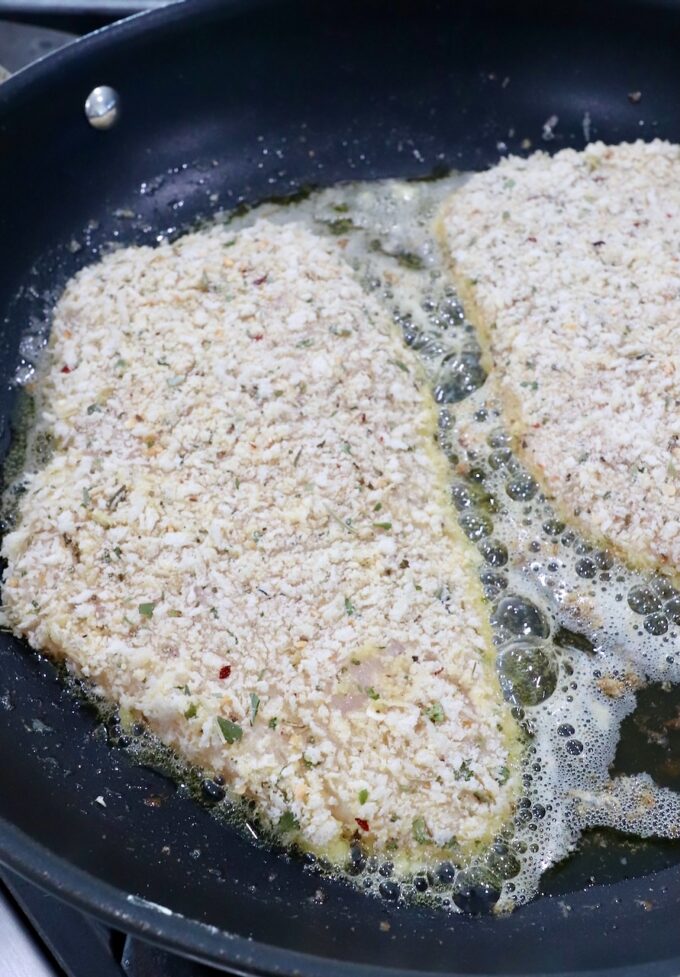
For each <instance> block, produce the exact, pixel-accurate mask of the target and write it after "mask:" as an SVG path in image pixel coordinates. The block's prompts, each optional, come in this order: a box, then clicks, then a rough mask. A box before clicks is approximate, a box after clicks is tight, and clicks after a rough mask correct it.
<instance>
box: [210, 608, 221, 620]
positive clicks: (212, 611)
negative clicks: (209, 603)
mask: <svg viewBox="0 0 680 977" xmlns="http://www.w3.org/2000/svg"><path fill="white" fill-rule="evenodd" d="M210 613H211V614H212V616H213V617H214V618H218V617H219V616H220V615H219V614H218V612H217V608H216V607H211V608H210Z"/></svg>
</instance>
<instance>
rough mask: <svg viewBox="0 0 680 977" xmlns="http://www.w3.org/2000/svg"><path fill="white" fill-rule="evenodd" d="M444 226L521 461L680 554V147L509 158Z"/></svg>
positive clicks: (616, 524) (596, 517) (552, 484)
mask: <svg viewBox="0 0 680 977" xmlns="http://www.w3.org/2000/svg"><path fill="white" fill-rule="evenodd" d="M438 225H439V232H440V235H441V238H442V240H443V242H444V246H445V248H446V250H447V252H448V253H449V254H450V256H451V259H452V267H453V276H454V280H455V283H456V286H457V288H458V290H459V292H460V293H461V295H462V297H463V299H464V301H465V304H466V308H467V310H468V313H469V315H470V317H471V320H472V321H473V323H474V324H475V326H476V327H477V329H478V331H479V335H480V338H481V342H482V345H483V348H484V352H485V359H486V366H487V369H488V370H489V371H490V374H491V375H490V377H489V380H488V381H487V382H488V383H489V384H490V387H491V388H492V391H493V392H494V393H496V392H497V393H498V395H499V397H500V400H501V403H502V405H503V410H504V415H505V419H506V422H507V424H508V426H509V428H510V430H511V432H512V434H513V435H514V440H515V445H516V448H517V449H518V451H519V453H520V455H521V457H522V459H523V460H524V461H525V463H526V464H527V465H528V467H529V468H530V469H531V471H532V472H533V474H534V475H536V476H537V478H538V480H539V482H540V484H541V486H542V487H543V489H544V490H545V491H546V493H547V494H548V495H549V496H550V497H551V498H552V499H553V500H554V502H555V504H556V505H557V507H558V508H559V509H560V510H561V512H562V514H563V516H564V517H565V518H567V519H569V520H571V521H575V522H576V523H577V525H578V527H579V529H580V530H581V531H582V532H583V533H585V534H586V535H587V536H589V537H590V538H591V539H593V540H594V541H596V542H598V543H599V544H601V545H607V546H611V547H613V548H615V549H616V550H617V551H618V552H619V553H620V554H621V555H622V556H623V557H624V558H625V559H626V560H627V561H628V562H629V563H630V564H632V565H634V566H641V567H645V568H657V567H658V568H660V569H661V570H663V571H665V572H667V573H670V574H673V575H675V576H676V578H677V577H678V573H679V568H680V410H679V405H680V352H679V346H678V337H679V336H680V148H679V147H677V146H672V145H670V144H668V143H665V142H661V141H659V140H655V141H654V142H651V143H643V142H636V143H634V144H622V145H619V146H605V145H603V144H602V143H594V144H592V145H590V146H588V147H587V149H585V150H584V151H583V152H576V151H574V150H572V149H566V150H563V151H562V152H559V153H557V155H555V156H553V157H550V156H547V155H546V154H544V153H536V154H535V155H533V156H531V157H529V158H528V159H519V158H514V157H512V158H509V159H506V160H503V161H502V162H501V163H500V164H499V165H498V166H496V167H494V168H493V169H491V170H489V171H487V172H485V173H480V174H477V175H475V176H474V177H472V179H470V180H469V181H468V182H467V183H466V184H465V185H464V186H463V187H462V188H461V189H460V190H458V191H456V192H455V193H453V194H452V195H451V196H450V197H449V198H448V199H447V201H446V202H445V204H444V205H443V208H442V210H441V212H440V215H439V218H438Z"/></svg>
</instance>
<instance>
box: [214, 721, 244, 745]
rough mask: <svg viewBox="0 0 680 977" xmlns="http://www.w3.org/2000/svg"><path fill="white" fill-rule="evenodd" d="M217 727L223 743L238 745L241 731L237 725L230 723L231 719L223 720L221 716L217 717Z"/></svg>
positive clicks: (241, 734)
mask: <svg viewBox="0 0 680 977" xmlns="http://www.w3.org/2000/svg"><path fill="white" fill-rule="evenodd" d="M217 725H218V726H219V727H220V733H221V734H222V739H223V740H224V742H225V743H230V744H231V743H238V741H239V740H240V739H241V737H242V736H243V730H242V729H241V727H240V726H239V724H238V723H232V721H231V719H223V718H222V716H218V717H217Z"/></svg>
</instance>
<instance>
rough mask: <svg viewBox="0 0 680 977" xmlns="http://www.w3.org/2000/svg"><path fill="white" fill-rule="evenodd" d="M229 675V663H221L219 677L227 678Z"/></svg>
mask: <svg viewBox="0 0 680 977" xmlns="http://www.w3.org/2000/svg"><path fill="white" fill-rule="evenodd" d="M230 675H231V665H223V666H222V668H221V669H220V678H229V676H230Z"/></svg>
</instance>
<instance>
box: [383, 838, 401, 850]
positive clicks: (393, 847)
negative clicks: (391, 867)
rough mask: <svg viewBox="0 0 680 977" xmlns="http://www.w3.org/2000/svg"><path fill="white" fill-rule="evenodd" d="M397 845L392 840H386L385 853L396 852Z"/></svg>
mask: <svg viewBox="0 0 680 977" xmlns="http://www.w3.org/2000/svg"><path fill="white" fill-rule="evenodd" d="M398 847H399V845H398V844H397V842H396V840H395V839H394V838H388V839H387V841H386V842H385V849H386V851H396V850H397V848H398Z"/></svg>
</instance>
